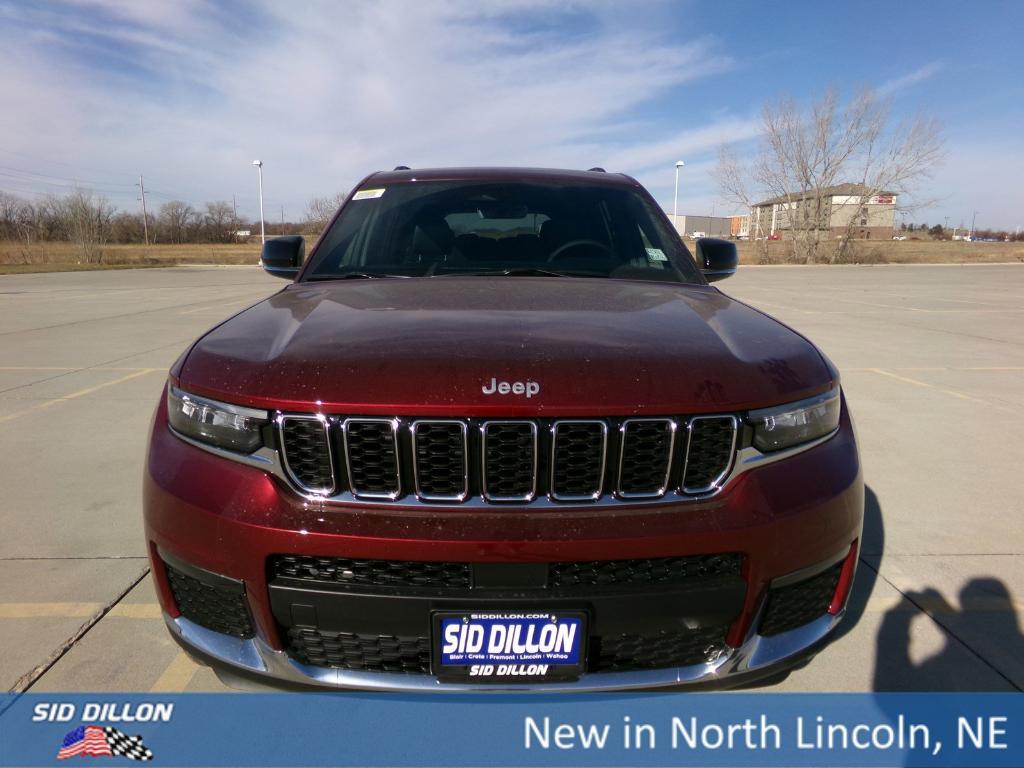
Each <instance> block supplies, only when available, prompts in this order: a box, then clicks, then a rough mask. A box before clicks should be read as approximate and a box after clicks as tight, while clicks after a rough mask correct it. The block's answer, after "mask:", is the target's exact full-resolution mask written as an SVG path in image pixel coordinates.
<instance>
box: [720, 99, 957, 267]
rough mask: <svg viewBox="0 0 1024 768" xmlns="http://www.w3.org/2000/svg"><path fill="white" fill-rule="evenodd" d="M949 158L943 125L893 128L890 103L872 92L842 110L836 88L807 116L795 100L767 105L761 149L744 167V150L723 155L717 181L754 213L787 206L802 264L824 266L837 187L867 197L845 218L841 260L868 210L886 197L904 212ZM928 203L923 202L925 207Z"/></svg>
mask: <svg viewBox="0 0 1024 768" xmlns="http://www.w3.org/2000/svg"><path fill="white" fill-rule="evenodd" d="M941 158H942V139H941V136H940V129H939V125H938V123H937V122H936V121H935V120H934V119H931V118H927V117H923V116H918V117H916V118H913V119H911V120H909V121H907V122H903V123H900V124H897V125H891V119H890V108H889V104H888V103H887V102H885V101H881V100H879V99H878V98H877V97H876V96H875V94H874V92H872V91H871V90H864V91H861V92H860V93H859V94H857V96H855V97H854V99H853V100H852V101H850V102H849V103H848V104H845V105H840V103H839V96H838V94H837V92H836V91H835V90H834V89H830V90H828V91H827V92H826V93H825V94H824V96H822V98H821V99H819V100H818V101H816V102H814V103H813V104H811V105H810V107H809V108H807V109H806V110H804V109H801V108H800V106H799V105H797V104H796V102H794V101H793V100H792V99H783V100H781V101H778V102H776V103H771V104H767V105H765V107H764V108H763V109H762V112H761V142H760V147H759V148H758V150H757V152H756V153H755V154H754V156H753V157H752V158H750V159H748V160H747V161H744V160H743V159H741V158H740V156H739V155H738V153H737V151H736V149H735V148H734V147H730V146H724V147H722V148H721V150H720V152H719V164H718V169H717V174H716V175H717V177H718V182H719V186H720V188H721V192H722V194H723V195H724V196H725V197H727V198H728V199H729V200H731V201H732V202H735V203H738V204H740V205H743V206H744V207H746V208H748V209H750V208H753V207H754V204H755V202H756V200H755V196H756V197H757V198H758V199H763V198H772V199H777V200H779V201H780V205H781V209H780V212H781V215H782V216H783V218H784V227H785V229H786V231H787V232H788V233H789V235H790V236H791V238H792V241H793V250H794V255H795V256H796V257H797V259H798V260H800V261H806V262H813V261H816V260H817V259H818V256H819V250H820V249H819V246H820V244H821V240H822V238H823V237H827V236H829V235H830V234H831V228H832V227H834V226H836V216H835V215H834V214H836V213H837V212H835V211H833V210H832V205H831V194H829V193H828V190H829V188H830V187H835V186H838V185H839V184H840V183H841V182H854V183H856V184H858V185H859V186H858V188H857V189H858V192H857V194H856V195H855V196H854V197H856V198H859V202H858V201H856V200H855V201H854V202H853V204H852V205H848V206H843V207H844V209H845V208H849V210H845V211H842V212H841V216H840V217H839V221H840V224H841V225H842V228H843V233H842V234H841V235H840V247H839V249H838V250H837V251H836V252H834V253H833V254H832V256H831V258H832V259H833V260H834V259H835V258H837V256H840V255H842V254H843V253H844V252H845V250H846V249H847V248H848V246H849V243H850V240H851V239H852V237H853V234H854V230H855V229H856V226H857V222H858V221H859V220H860V219H861V216H860V214H861V211H862V210H864V207H865V206H867V205H868V204H869V201H870V200H872V199H873V198H876V197H877V196H878V195H879V194H881V193H892V194H894V195H897V196H898V198H897V199H899V200H900V201H901V206H902V208H901V209H902V210H906V209H907V208H908V207H910V202H909V198H908V197H907V196H908V195H909V194H910V193H911V191H912V189H913V187H914V186H915V185H916V184H918V183H919V182H921V181H922V180H923V179H925V178H927V177H929V176H930V175H931V172H932V170H933V169H934V168H935V166H936V165H937V163H938V162H939V161H940V160H941ZM921 204H922V201H920V200H919V201H917V205H921Z"/></svg>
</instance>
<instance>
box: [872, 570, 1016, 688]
mask: <svg viewBox="0 0 1024 768" xmlns="http://www.w3.org/2000/svg"><path fill="white" fill-rule="evenodd" d="M904 597H906V600H901V601H900V602H899V604H897V605H896V606H894V607H893V608H891V609H890V610H889V611H887V612H886V614H885V616H884V617H883V619H882V625H881V627H880V628H879V630H878V638H877V649H876V653H875V674H874V686H873V688H874V690H876V691H989V690H1014V689H1015V688H1016V686H1014V684H1013V683H1012V682H1010V679H1009V677H1008V676H1007V675H1006V674H1005V673H1004V672H1001V671H1000V670H999V668H998V666H996V664H994V663H993V661H992V660H991V659H990V658H988V656H989V654H986V657H984V658H983V657H980V656H979V655H978V654H977V653H976V651H972V650H971V648H969V647H967V645H966V644H965V642H964V640H963V639H962V638H965V636H967V635H968V634H971V635H974V636H975V638H978V639H981V640H983V641H985V642H989V643H994V644H995V645H996V646H997V647H1001V648H1022V647H1024V636H1022V635H1021V631H1020V625H1019V623H1018V621H1017V614H1016V612H1015V611H1014V605H1013V599H1012V597H1011V595H1010V590H1009V589H1008V588H1007V586H1006V584H1004V583H1003V582H1002V581H1000V580H999V579H996V578H992V577H981V578H974V579H971V580H970V581H969V582H967V583H966V584H965V585H964V587H963V588H962V589H961V590H960V610H959V611H958V610H957V609H955V608H954V607H953V606H951V605H950V604H949V602H948V601H947V600H946V598H945V597H943V595H942V594H941V593H940V592H939V591H938V590H936V589H933V588H928V589H925V590H922V591H919V592H906V593H904ZM915 619H919V620H923V621H934V622H935V623H937V624H939V625H940V626H941V627H942V630H943V631H942V636H943V643H944V644H943V647H942V649H941V650H940V651H939V652H938V653H936V654H934V655H932V656H930V657H928V658H927V659H924V660H923V661H921V662H919V663H914V661H913V660H912V659H911V656H910V646H911V642H912V639H913V624H914V620H915ZM971 646H972V647H973V648H977V645H976V644H975V643H971Z"/></svg>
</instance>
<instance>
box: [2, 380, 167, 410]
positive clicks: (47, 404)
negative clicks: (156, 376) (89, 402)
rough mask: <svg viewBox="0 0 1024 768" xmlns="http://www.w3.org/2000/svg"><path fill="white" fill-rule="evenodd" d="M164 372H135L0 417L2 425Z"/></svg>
mask: <svg viewBox="0 0 1024 768" xmlns="http://www.w3.org/2000/svg"><path fill="white" fill-rule="evenodd" d="M163 370H164V369H163V368H144V369H142V370H140V371H135V372H134V373H129V374H128V375H127V376H122V377H121V378H120V379H114V380H113V381H108V382H105V383H103V384H97V385H96V386H95V387H89V388H87V389H80V390H78V391H77V392H72V393H71V394H70V395H64V396H63V397H55V398H54V399H53V400H47V401H46V402H44V403H39V404H38V405H33V406H32V407H31V408H25V409H24V410H21V411H15V412H14V413H8V414H7V415H6V416H0V424H3V423H4V422H7V421H14V420H15V419H17V418H20V417H22V416H27V415H28V414H30V413H38V412H39V411H42V410H45V409H47V408H51V407H53V406H54V405H57V403H66V402H67V401H68V400H75V399H77V398H79V397H84V396H85V395H91V394H92V393H93V392H98V391H99V390H101V389H106V388H107V387H113V386H115V385H116V384H124V383H125V382H126V381H131V380H132V379H137V378H139V376H145V375H146V374H147V373H155V372H157V371H163Z"/></svg>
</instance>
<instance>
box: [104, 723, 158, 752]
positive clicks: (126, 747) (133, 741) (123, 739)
mask: <svg viewBox="0 0 1024 768" xmlns="http://www.w3.org/2000/svg"><path fill="white" fill-rule="evenodd" d="M103 733H104V734H105V735H106V737H107V743H108V744H109V745H110V751H111V752H112V753H114V755H119V756H121V757H127V758H128V759H129V760H152V759H153V751H152V750H151V749H148V748H147V747H146V745H145V744H143V743H142V737H141V736H129V735H128V734H126V733H122V732H121V731H119V730H117V728H110V727H107V728H104V729H103Z"/></svg>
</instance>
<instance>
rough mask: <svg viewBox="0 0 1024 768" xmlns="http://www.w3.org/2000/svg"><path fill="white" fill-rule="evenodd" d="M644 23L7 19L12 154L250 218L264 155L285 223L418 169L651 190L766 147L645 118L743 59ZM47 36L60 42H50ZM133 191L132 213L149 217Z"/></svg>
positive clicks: (151, 13)
mask: <svg viewBox="0 0 1024 768" xmlns="http://www.w3.org/2000/svg"><path fill="white" fill-rule="evenodd" d="M480 6H483V7H480ZM83 9H84V11H86V12H83ZM169 9H173V13H172V12H171V11H170V10H169ZM5 17H6V18H5ZM644 18H645V14H644V13H639V12H638V13H633V14H624V13H622V12H621V9H620V8H618V7H616V6H614V5H603V4H598V5H586V6H584V5H581V4H579V3H572V2H567V3H561V4H557V5H552V4H550V3H546V2H540V1H539V0H517V2H515V3H514V4H505V5H502V6H494V5H492V4H487V3H477V2H468V1H465V0H449V1H448V2H443V3H416V2H388V1H385V2H377V3H372V4H369V3H360V4H355V3H333V2H323V3H293V4H290V5H288V6H284V5H281V4H279V3H272V2H269V1H268V2H267V4H266V5H264V6H255V7H254V8H253V9H252V10H251V12H247V13H245V14H244V15H243V14H242V13H239V14H238V16H237V17H236V18H233V19H226V18H224V15H223V12H217V11H211V10H210V8H209V6H206V5H197V4H192V3H188V4H170V5H165V4H159V3H157V4H151V3H142V4H139V3H134V2H128V1H127V0H73V2H70V3H69V4H68V5H67V6H66V7H64V8H55V9H49V10H47V9H45V8H44V9H36V8H31V7H22V8H21V9H19V10H12V9H11V8H10V7H7V8H6V9H0V44H2V45H3V46H4V49H5V59H6V63H7V66H6V69H7V71H6V72H5V99H6V101H7V104H9V105H12V106H13V109H8V110H5V112H4V114H3V115H2V116H0V147H3V148H5V149H7V150H8V151H9V152H15V153H18V152H20V153H23V154H24V156H26V157H34V158H51V159H52V160H53V162H55V163H64V164H66V165H53V164H47V165H42V164H38V163H34V162H33V161H31V160H28V159H26V160H21V161H19V164H20V165H22V166H25V165H31V166H32V169H33V170H39V171H42V172H44V173H50V174H60V175H64V174H70V173H71V171H69V170H64V171H61V170H60V169H61V168H65V169H67V168H70V167H72V166H76V167H84V168H93V169H97V168H98V169H101V170H102V169H109V172H106V173H104V174H100V173H99V172H98V171H94V172H93V176H94V177H95V176H101V175H102V178H103V179H110V178H114V179H120V180H127V181H131V179H130V175H131V174H135V173H138V172H145V173H146V175H147V177H148V179H150V180H151V181H150V182H149V185H150V186H151V187H152V189H153V190H154V192H155V193H157V195H156V197H155V199H154V203H158V202H160V200H161V199H164V198H161V197H160V195H170V196H181V197H183V198H185V199H187V200H189V201H191V202H202V201H205V200H210V199H224V198H229V197H230V196H231V194H232V193H238V194H239V202H240V207H242V208H243V210H245V211H246V212H248V213H252V212H253V211H254V209H255V195H254V194H253V188H254V186H255V178H254V174H253V172H252V168H251V165H250V163H251V161H252V160H253V159H254V158H256V157H259V158H260V159H262V160H263V161H264V163H265V169H264V179H265V182H266V189H267V198H268V203H269V208H270V212H268V216H269V215H271V212H272V213H274V214H276V211H277V207H278V206H279V205H281V204H283V205H285V207H286V209H287V213H288V215H289V216H296V215H298V214H299V213H300V209H301V207H302V205H303V204H304V202H305V201H306V200H307V199H308V198H309V197H311V196H313V195H320V194H328V193H332V192H334V191H337V190H339V189H345V188H348V187H350V186H351V185H352V184H354V183H355V182H356V181H357V180H358V179H359V178H360V177H361V176H362V175H363V174H364V173H366V172H368V171H373V170H377V169H382V168H390V167H392V166H394V165H396V164H400V163H401V164H407V165H411V166H414V167H415V166H420V167H425V166H429V165H451V164H466V165H475V164H496V165H519V164H535V165H553V166H563V167H589V166H591V165H595V164H601V165H605V166H607V167H608V168H609V170H622V171H626V172H631V173H634V174H639V175H644V174H645V173H648V172H649V170H650V169H652V168H654V167H656V166H659V165H660V164H663V163H667V164H668V167H669V168H670V169H671V164H672V162H674V160H675V159H676V157H677V155H679V154H680V153H685V154H688V155H690V156H691V157H692V159H693V162H694V163H695V166H694V168H695V169H696V168H697V167H699V160H700V155H702V154H708V155H713V154H714V149H715V147H717V145H718V144H719V143H720V142H721V141H722V140H734V139H741V138H745V137H748V136H749V135H751V130H752V127H751V126H752V124H751V123H750V121H748V120H745V119H738V118H730V117H728V116H726V117H722V118H718V119H717V120H716V121H715V122H713V123H711V124H708V125H700V124H698V125H697V127H695V128H691V129H688V130H686V131H682V132H677V133H672V132H671V129H670V128H664V127H662V126H661V125H660V124H659V123H658V122H657V121H648V120H642V119H639V118H637V117H636V115H637V113H638V111H639V109H640V108H642V107H647V106H649V105H651V104H653V103H655V102H656V101H657V99H659V97H664V96H665V95H666V94H668V93H671V92H673V90H674V89H678V88H680V87H681V86H684V85H685V84H686V83H688V82H692V81H695V80H699V79H701V78H706V77H709V76H712V75H714V74H716V73H719V72H722V71H725V70H727V69H729V68H730V67H731V66H732V62H731V60H730V59H729V58H728V57H727V56H725V55H723V54H721V53H720V52H719V46H718V44H717V43H716V41H715V40H714V39H713V38H708V37H700V38H695V39H691V40H687V41H681V42H680V41H674V40H671V41H670V40H668V39H667V38H666V37H665V36H664V35H663V34H661V31H660V30H659V29H650V28H648V27H647V26H646V25H645V23H644V22H643V19H644ZM652 18H657V16H656V15H654V16H652ZM30 28H34V29H36V30H41V31H42V33H43V34H42V35H40V36H38V37H37V38H36V39H32V36H26V35H25V33H24V30H26V29H30ZM566 30H569V33H568V34H567V33H566ZM13 162H14V161H13V160H12V158H11V156H10V155H4V154H0V164H8V163H10V164H13ZM88 180H89V179H86V181H88ZM4 181H5V180H4V179H3V177H0V188H3V187H4V186H5V184H4ZM116 188H117V187H116V186H115V187H111V188H109V189H108V190H107V191H108V194H111V197H112V198H113V199H114V200H115V202H117V203H118V204H120V205H123V206H126V207H128V206H131V205H134V204H135V203H134V199H133V197H134V196H133V194H132V193H128V194H125V195H122V196H121V197H120V198H119V197H118V196H117V195H114V194H113V193H111V192H110V189H115V190H116Z"/></svg>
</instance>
